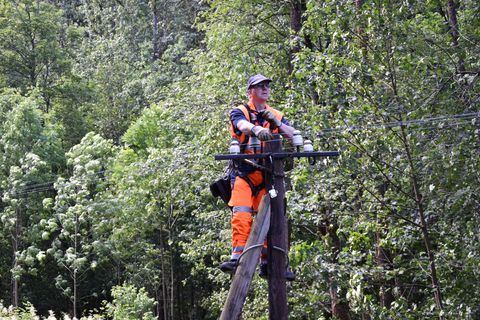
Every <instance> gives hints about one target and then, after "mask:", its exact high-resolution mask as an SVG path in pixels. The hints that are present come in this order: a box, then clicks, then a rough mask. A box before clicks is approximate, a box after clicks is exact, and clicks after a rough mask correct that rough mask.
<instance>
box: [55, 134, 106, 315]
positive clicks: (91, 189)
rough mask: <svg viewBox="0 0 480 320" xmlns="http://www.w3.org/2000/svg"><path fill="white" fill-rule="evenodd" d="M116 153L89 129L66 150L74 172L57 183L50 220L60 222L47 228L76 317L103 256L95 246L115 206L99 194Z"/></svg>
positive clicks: (59, 281)
mask: <svg viewBox="0 0 480 320" xmlns="http://www.w3.org/2000/svg"><path fill="white" fill-rule="evenodd" d="M113 154H114V148H113V146H112V144H111V142H109V141H107V140H105V139H103V138H101V137H100V136H99V135H96V134H94V133H89V134H87V135H86V136H85V137H84V138H83V139H82V141H81V143H80V144H78V145H76V146H74V147H72V149H71V150H70V151H69V152H68V153H67V154H66V157H67V165H68V166H69V167H70V168H71V170H72V174H71V176H70V177H68V178H67V179H65V178H63V177H60V178H59V179H58V180H57V182H56V183H55V189H56V190H57V196H56V197H55V205H54V212H55V213H54V217H53V218H52V219H51V220H50V221H51V224H53V225H56V226H57V228H56V229H55V230H51V229H50V231H49V232H50V234H52V235H53V239H52V242H51V248H50V249H49V250H47V253H48V254H50V255H52V256H53V257H54V259H55V261H56V262H57V263H58V265H59V267H60V268H61V269H62V270H63V273H62V274H60V275H58V277H57V278H56V279H55V280H56V285H57V286H58V288H59V289H60V290H62V292H63V293H64V294H65V295H66V296H67V297H69V299H70V301H71V303H72V309H71V310H72V315H73V317H78V315H79V314H80V312H79V311H78V310H79V309H78V308H79V307H80V309H81V307H82V302H83V301H82V300H84V299H85V298H86V297H87V296H86V295H85V289H83V288H82V284H83V283H84V282H85V280H86V279H87V277H88V276H89V272H90V271H91V270H95V268H97V266H98V264H99V262H98V261H99V260H100V259H101V257H99V256H98V254H97V252H98V251H97V250H100V249H101V247H102V246H104V243H102V230H104V228H105V224H107V223H108V220H107V219H106V217H107V216H108V214H109V210H112V207H111V203H108V202H105V201H101V200H97V198H98V195H99V194H101V193H102V192H104V191H105V190H106V188H107V187H108V182H106V181H104V180H106V179H107V177H108V172H107V171H106V169H107V168H108V167H109V163H110V162H111V161H112V159H113ZM107 230H108V228H107ZM48 237H50V236H48ZM93 294H97V293H96V292H93Z"/></svg>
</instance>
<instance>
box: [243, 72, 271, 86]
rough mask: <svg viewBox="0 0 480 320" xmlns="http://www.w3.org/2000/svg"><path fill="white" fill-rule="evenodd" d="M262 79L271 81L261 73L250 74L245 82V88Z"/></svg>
mask: <svg viewBox="0 0 480 320" xmlns="http://www.w3.org/2000/svg"><path fill="white" fill-rule="evenodd" d="M264 81H268V82H272V79H270V78H267V77H265V76H264V75H262V74H256V75H254V76H251V77H250V78H249V79H248V82H247V90H248V89H250V88H251V87H252V86H254V85H256V84H259V83H260V82H264Z"/></svg>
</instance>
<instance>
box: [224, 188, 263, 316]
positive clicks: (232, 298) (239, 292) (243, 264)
mask: <svg viewBox="0 0 480 320" xmlns="http://www.w3.org/2000/svg"><path fill="white" fill-rule="evenodd" d="M269 226H270V197H269V196H268V195H265V196H264V197H263V199H262V202H261V203H260V206H259V208H258V214H257V217H256V218H255V221H254V222H253V227H252V231H251V233H250V236H249V237H248V241H247V244H246V246H245V248H246V251H245V252H244V253H243V255H242V257H241V259H240V261H239V263H238V266H237V270H236V272H235V277H234V278H233V281H232V285H231V286H230V291H228V297H227V301H226V302H225V306H224V308H223V310H222V315H221V316H220V320H237V319H240V315H241V314H242V308H243V304H244V303H245V299H246V298H247V293H248V288H249V286H250V282H251V281H252V277H253V273H254V272H255V268H256V267H257V264H258V259H259V258H260V253H261V251H262V247H263V242H264V241H265V237H266V236H267V232H268V227H269ZM249 248H251V249H249Z"/></svg>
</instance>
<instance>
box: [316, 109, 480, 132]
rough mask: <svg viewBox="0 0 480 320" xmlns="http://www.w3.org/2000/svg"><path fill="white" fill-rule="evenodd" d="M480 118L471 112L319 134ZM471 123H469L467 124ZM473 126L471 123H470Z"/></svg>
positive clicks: (336, 128) (338, 128) (331, 129)
mask: <svg viewBox="0 0 480 320" xmlns="http://www.w3.org/2000/svg"><path fill="white" fill-rule="evenodd" d="M479 117H480V112H471V113H462V114H455V115H451V116H440V117H432V118H424V119H412V120H406V121H394V122H387V123H376V124H369V125H365V126H341V127H334V128H327V129H323V130H320V132H319V133H318V135H319V136H321V135H322V134H325V133H332V132H341V131H345V130H348V131H366V130H371V129H386V128H394V127H409V126H413V125H415V126H423V125H425V124H431V123H433V122H441V121H450V120H458V119H462V120H471V119H475V118H479ZM467 123H469V122H467ZM470 124H471V123H470Z"/></svg>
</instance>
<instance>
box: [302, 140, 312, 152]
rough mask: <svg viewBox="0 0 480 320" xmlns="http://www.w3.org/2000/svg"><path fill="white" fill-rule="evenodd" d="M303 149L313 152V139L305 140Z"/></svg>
mask: <svg viewBox="0 0 480 320" xmlns="http://www.w3.org/2000/svg"><path fill="white" fill-rule="evenodd" d="M303 151H304V152H313V145H312V141H310V140H305V142H304V143H303Z"/></svg>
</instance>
